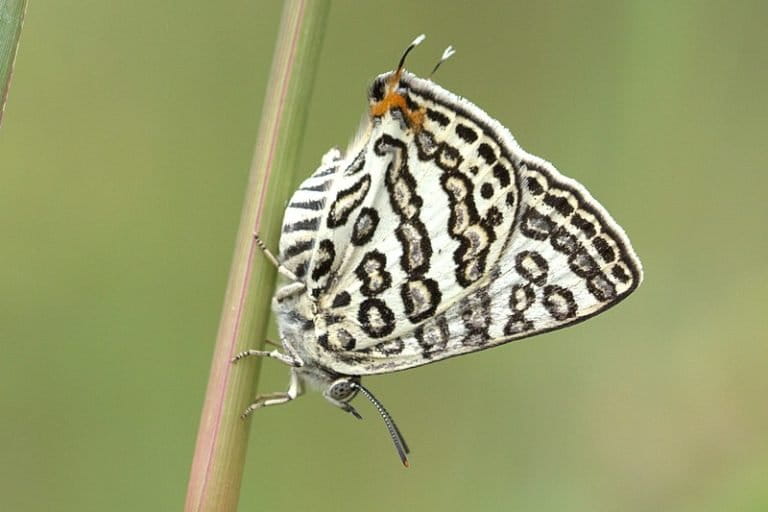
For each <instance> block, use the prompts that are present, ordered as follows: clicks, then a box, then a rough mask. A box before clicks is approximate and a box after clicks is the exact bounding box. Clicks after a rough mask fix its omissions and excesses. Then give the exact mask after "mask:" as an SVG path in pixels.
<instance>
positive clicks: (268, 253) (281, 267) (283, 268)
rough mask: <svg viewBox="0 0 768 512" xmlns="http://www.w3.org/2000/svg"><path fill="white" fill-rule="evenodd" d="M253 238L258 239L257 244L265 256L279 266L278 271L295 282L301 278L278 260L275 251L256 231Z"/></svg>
mask: <svg viewBox="0 0 768 512" xmlns="http://www.w3.org/2000/svg"><path fill="white" fill-rule="evenodd" d="M253 239H254V240H255V241H256V245H258V246H259V249H261V251H262V252H263V253H264V256H266V257H267V259H268V260H269V262H270V263H272V264H273V265H274V266H275V268H277V271H278V272H280V273H281V274H283V275H284V276H285V277H287V278H288V279H290V280H291V281H294V282H297V281H299V278H298V277H297V276H296V274H294V273H293V272H291V271H290V270H289V269H288V267H286V266H285V265H283V264H282V263H280V261H278V259H277V257H276V256H275V255H274V253H273V252H272V251H270V250H269V247H267V246H266V245H265V244H264V242H263V241H262V240H261V237H260V236H259V234H258V233H254V234H253Z"/></svg>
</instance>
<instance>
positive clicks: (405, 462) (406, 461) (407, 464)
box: [403, 459, 411, 468]
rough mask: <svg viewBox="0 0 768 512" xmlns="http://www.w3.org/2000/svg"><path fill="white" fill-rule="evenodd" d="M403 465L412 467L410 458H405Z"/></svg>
mask: <svg viewBox="0 0 768 512" xmlns="http://www.w3.org/2000/svg"><path fill="white" fill-rule="evenodd" d="M403 466H405V467H406V468H409V467H411V464H410V463H409V462H408V459H403Z"/></svg>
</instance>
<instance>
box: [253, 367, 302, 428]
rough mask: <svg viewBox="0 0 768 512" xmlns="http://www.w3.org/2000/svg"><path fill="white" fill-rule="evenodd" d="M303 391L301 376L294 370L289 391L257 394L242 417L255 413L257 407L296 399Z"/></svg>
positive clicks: (280, 403)
mask: <svg viewBox="0 0 768 512" xmlns="http://www.w3.org/2000/svg"><path fill="white" fill-rule="evenodd" d="M303 393H304V388H303V387H302V385H301V381H300V380H299V377H298V376H297V375H296V374H295V373H294V372H291V383H290V385H289V386H288V391H285V392H279V393H266V394H263V395H258V396H256V398H255V399H254V400H253V402H252V403H251V405H249V406H248V407H246V409H245V411H243V414H241V415H240V417H241V418H243V419H246V418H247V417H248V416H250V415H251V414H253V411H255V410H256V409H261V408H262V407H268V406H270V405H282V404H286V403H288V402H290V401H291V400H295V399H296V397H298V396H299V395H301V394H303Z"/></svg>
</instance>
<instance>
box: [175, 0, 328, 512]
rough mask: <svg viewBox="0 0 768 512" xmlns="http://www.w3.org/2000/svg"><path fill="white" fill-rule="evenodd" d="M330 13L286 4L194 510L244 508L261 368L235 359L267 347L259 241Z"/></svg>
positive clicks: (287, 162) (216, 360)
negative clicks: (246, 416)
mask: <svg viewBox="0 0 768 512" xmlns="http://www.w3.org/2000/svg"><path fill="white" fill-rule="evenodd" d="M327 11H328V2H327V0H320V1H318V0H289V1H287V2H286V3H285V6H284V10H283V16H282V21H281V27H280V33H279V35H278V41H277V46H276V48H275V55H274V59H273V62H272V70H271V72H270V79H269V86H268V90H267V95H266V99H265V101H264V111H263V114H262V119H261V125H260V127H259V135H258V141H257V144H256V150H255V153H254V159H253V164H252V167H251V174H250V179H249V184H248V190H247V193H246V198H245V204H244V206H243V213H242V217H241V220H240V228H239V230H238V235H237V240H236V245H235V254H234V258H233V261H232V267H231V270H230V276H229V283H228V286H227V292H226V296H225V300H224V309H223V311H222V315H221V322H220V324H219V331H218V335H217V339H216V346H215V348H214V354H213V361H212V364H211V373H210V377H209V381H208V388H207V391H206V397H205V403H204V406H203V414H202V418H201V421H200V430H199V432H198V437H197V443H196V447H195V455H194V458H193V461H192V469H191V473H190V479H189V486H188V489H187V500H186V506H185V510H186V511H187V512H209V511H216V512H229V511H234V510H236V507H237V501H238V497H239V494H240V483H241V480H242V473H243V467H244V463H245V453H246V447H247V441H248V432H249V430H250V426H251V422H250V421H243V420H241V419H240V413H241V412H242V411H243V410H244V409H245V407H246V406H247V404H248V403H249V402H250V400H251V399H252V398H253V397H254V395H255V388H256V380H257V368H258V365H257V364H256V361H248V360H246V361H243V362H241V363H239V364H237V365H233V364H232V363H230V360H231V358H232V356H233V355H234V354H235V353H237V352H238V351H239V350H243V349H245V348H253V347H254V346H255V345H256V344H257V343H259V344H260V343H261V340H263V339H264V336H265V333H266V327H267V322H268V319H269V303H270V300H269V298H270V296H271V291H272V289H273V288H274V283H275V271H274V268H273V267H272V266H271V265H270V264H269V263H268V262H267V261H266V259H265V258H262V257H261V254H259V250H258V248H257V246H256V243H255V240H254V236H253V235H254V233H259V234H261V235H262V237H263V238H264V239H265V240H266V241H267V242H268V243H269V242H272V241H276V240H277V234H278V231H279V222H280V220H281V217H282V207H281V206H280V205H282V204H284V200H285V199H287V196H288V193H289V190H290V184H291V183H293V181H294V180H292V179H291V174H292V173H293V172H294V168H295V161H296V158H297V156H298V150H297V149H298V148H297V146H298V143H299V142H300V139H301V131H302V128H303V124H304V117H305V115H306V110H307V109H306V103H307V101H308V97H309V90H310V88H311V83H312V81H313V79H314V66H315V64H316V62H317V54H318V53H319V46H320V40H321V36H322V30H323V26H324V23H325V19H326V17H327V16H326V14H327Z"/></svg>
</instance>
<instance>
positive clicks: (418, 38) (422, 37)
mask: <svg viewBox="0 0 768 512" xmlns="http://www.w3.org/2000/svg"><path fill="white" fill-rule="evenodd" d="M426 38H427V36H426V35H424V34H421V35H420V36H419V37H417V38H416V39H414V40H413V42H412V43H411V46H418V45H420V44H421V43H422V42H424V40H425V39H426Z"/></svg>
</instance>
